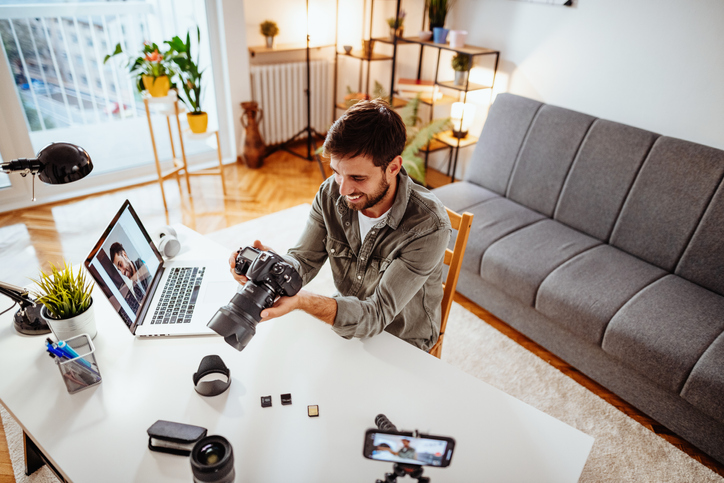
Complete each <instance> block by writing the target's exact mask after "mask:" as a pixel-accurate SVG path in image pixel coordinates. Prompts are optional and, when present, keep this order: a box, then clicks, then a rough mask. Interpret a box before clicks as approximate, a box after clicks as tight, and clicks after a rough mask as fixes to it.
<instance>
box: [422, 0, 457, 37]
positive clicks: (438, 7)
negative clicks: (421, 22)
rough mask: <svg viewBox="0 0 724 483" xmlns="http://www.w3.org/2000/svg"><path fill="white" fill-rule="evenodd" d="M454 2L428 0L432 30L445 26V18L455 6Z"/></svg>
mask: <svg viewBox="0 0 724 483" xmlns="http://www.w3.org/2000/svg"><path fill="white" fill-rule="evenodd" d="M454 3H455V2H454V0H426V1H425V4H426V5H427V18H428V20H429V21H430V30H432V29H433V28H435V27H444V26H445V17H447V14H448V12H449V11H450V9H451V8H452V6H453V4H454Z"/></svg>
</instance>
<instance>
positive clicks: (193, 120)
mask: <svg viewBox="0 0 724 483" xmlns="http://www.w3.org/2000/svg"><path fill="white" fill-rule="evenodd" d="M186 120H187V121H188V122H189V128H191V132H192V133H196V134H203V133H205V132H206V128H207V127H208V125H209V115H208V114H206V113H205V112H187V113H186Z"/></svg>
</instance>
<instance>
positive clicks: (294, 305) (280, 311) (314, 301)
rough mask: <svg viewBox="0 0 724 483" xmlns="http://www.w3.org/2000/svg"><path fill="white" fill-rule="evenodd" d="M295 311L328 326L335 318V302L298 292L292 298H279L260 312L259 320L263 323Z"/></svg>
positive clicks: (302, 291)
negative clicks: (306, 314) (312, 317)
mask: <svg viewBox="0 0 724 483" xmlns="http://www.w3.org/2000/svg"><path fill="white" fill-rule="evenodd" d="M297 309H298V310H302V311H304V312H306V313H308V314H309V315H311V316H314V317H316V318H318V319H319V320H321V321H322V322H324V323H327V324H329V325H334V319H335V318H336V317H337V301H336V300H335V299H333V298H330V297H325V296H324V295H317V294H314V293H312V292H307V291H306V290H300V291H299V293H298V294H296V295H295V296H293V297H279V298H278V299H277V301H276V302H274V305H272V306H271V307H269V308H268V309H264V310H262V311H261V320H262V322H263V321H265V320H271V319H274V318H276V317H281V316H282V315H286V314H288V313H289V312H291V311H292V310H297Z"/></svg>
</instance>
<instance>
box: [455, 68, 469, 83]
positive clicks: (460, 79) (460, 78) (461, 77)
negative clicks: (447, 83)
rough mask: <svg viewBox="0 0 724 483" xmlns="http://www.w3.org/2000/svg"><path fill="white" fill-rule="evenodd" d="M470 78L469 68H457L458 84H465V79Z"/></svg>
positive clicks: (456, 81)
mask: <svg viewBox="0 0 724 483" xmlns="http://www.w3.org/2000/svg"><path fill="white" fill-rule="evenodd" d="M467 79H468V71H467V70H456V71H455V85H456V86H464V85H465V81H466V80H467Z"/></svg>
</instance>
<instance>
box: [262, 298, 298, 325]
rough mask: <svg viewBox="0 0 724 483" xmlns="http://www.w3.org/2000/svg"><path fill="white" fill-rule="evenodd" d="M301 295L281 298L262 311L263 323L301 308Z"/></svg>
mask: <svg viewBox="0 0 724 483" xmlns="http://www.w3.org/2000/svg"><path fill="white" fill-rule="evenodd" d="M299 295H300V294H297V295H295V296H293V297H279V298H278V299H277V301H276V302H274V305H272V306H271V307H269V308H268V309H264V310H262V311H261V321H262V322H264V321H265V320H271V319H276V318H277V317H281V316H282V315H286V314H288V313H289V312H291V311H292V310H296V309H298V308H299Z"/></svg>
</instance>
